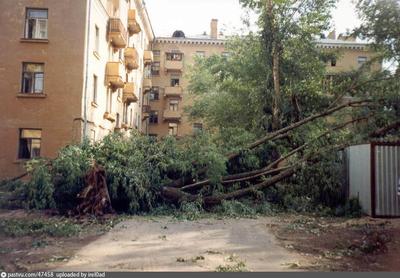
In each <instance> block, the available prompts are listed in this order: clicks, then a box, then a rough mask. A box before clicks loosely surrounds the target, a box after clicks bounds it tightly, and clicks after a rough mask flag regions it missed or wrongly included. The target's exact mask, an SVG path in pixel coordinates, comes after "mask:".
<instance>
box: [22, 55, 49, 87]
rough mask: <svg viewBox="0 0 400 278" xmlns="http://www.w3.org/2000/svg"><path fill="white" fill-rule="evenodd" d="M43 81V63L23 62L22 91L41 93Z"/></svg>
mask: <svg viewBox="0 0 400 278" xmlns="http://www.w3.org/2000/svg"><path fill="white" fill-rule="evenodd" d="M43 83H44V64H33V63H23V71H22V93H24V94H42V93H43Z"/></svg>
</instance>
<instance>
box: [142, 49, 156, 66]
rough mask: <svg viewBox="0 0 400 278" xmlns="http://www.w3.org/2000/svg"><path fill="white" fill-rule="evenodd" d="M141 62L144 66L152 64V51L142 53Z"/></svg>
mask: <svg viewBox="0 0 400 278" xmlns="http://www.w3.org/2000/svg"><path fill="white" fill-rule="evenodd" d="M143 62H144V64H145V66H148V65H151V64H152V63H153V62H154V55H153V51H150V50H145V51H144V57H143Z"/></svg>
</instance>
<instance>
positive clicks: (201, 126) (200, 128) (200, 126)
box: [193, 123, 203, 134]
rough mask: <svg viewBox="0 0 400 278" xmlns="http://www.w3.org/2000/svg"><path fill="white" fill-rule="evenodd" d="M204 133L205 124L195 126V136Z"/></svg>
mask: <svg viewBox="0 0 400 278" xmlns="http://www.w3.org/2000/svg"><path fill="white" fill-rule="evenodd" d="M202 131H203V124H199V123H195V124H193V132H194V133H195V134H196V133H199V132H202Z"/></svg>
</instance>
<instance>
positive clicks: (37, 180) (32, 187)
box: [26, 160, 55, 210]
mask: <svg viewBox="0 0 400 278" xmlns="http://www.w3.org/2000/svg"><path fill="white" fill-rule="evenodd" d="M28 167H29V168H31V175H32V178H31V180H30V181H29V182H28V183H27V185H26V192H27V194H26V195H27V205H28V208H30V209H38V210H42V209H52V208H55V201H54V197H53V194H54V185H53V183H52V179H51V174H50V172H49V170H48V167H47V165H46V162H45V161H35V160H33V161H31V162H30V164H29V166H28Z"/></svg>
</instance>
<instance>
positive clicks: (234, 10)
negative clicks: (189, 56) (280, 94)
mask: <svg viewBox="0 0 400 278" xmlns="http://www.w3.org/2000/svg"><path fill="white" fill-rule="evenodd" d="M145 3H146V7H147V10H148V12H149V15H150V20H151V22H152V25H153V29H154V32H155V34H156V36H158V37H159V36H171V35H172V33H173V32H174V31H175V30H182V31H184V32H185V34H186V35H187V36H190V35H200V34H202V33H203V32H207V33H209V29H210V21H211V19H212V18H216V19H218V20H219V28H220V30H221V31H223V33H225V34H232V33H236V32H237V31H240V28H242V27H243V24H242V18H243V16H245V15H246V11H245V10H244V9H242V8H241V6H240V4H239V0H145ZM247 13H248V11H247ZM250 16H251V18H253V19H255V18H256V17H255V16H254V14H252V13H250ZM358 23H359V20H358V19H357V16H356V13H355V9H354V4H352V0H340V2H339V4H338V5H337V9H336V10H335V11H333V25H334V26H335V28H336V32H337V34H340V33H345V32H346V30H347V29H350V30H351V29H352V28H353V27H355V26H356V25H357V24H358Z"/></svg>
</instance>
